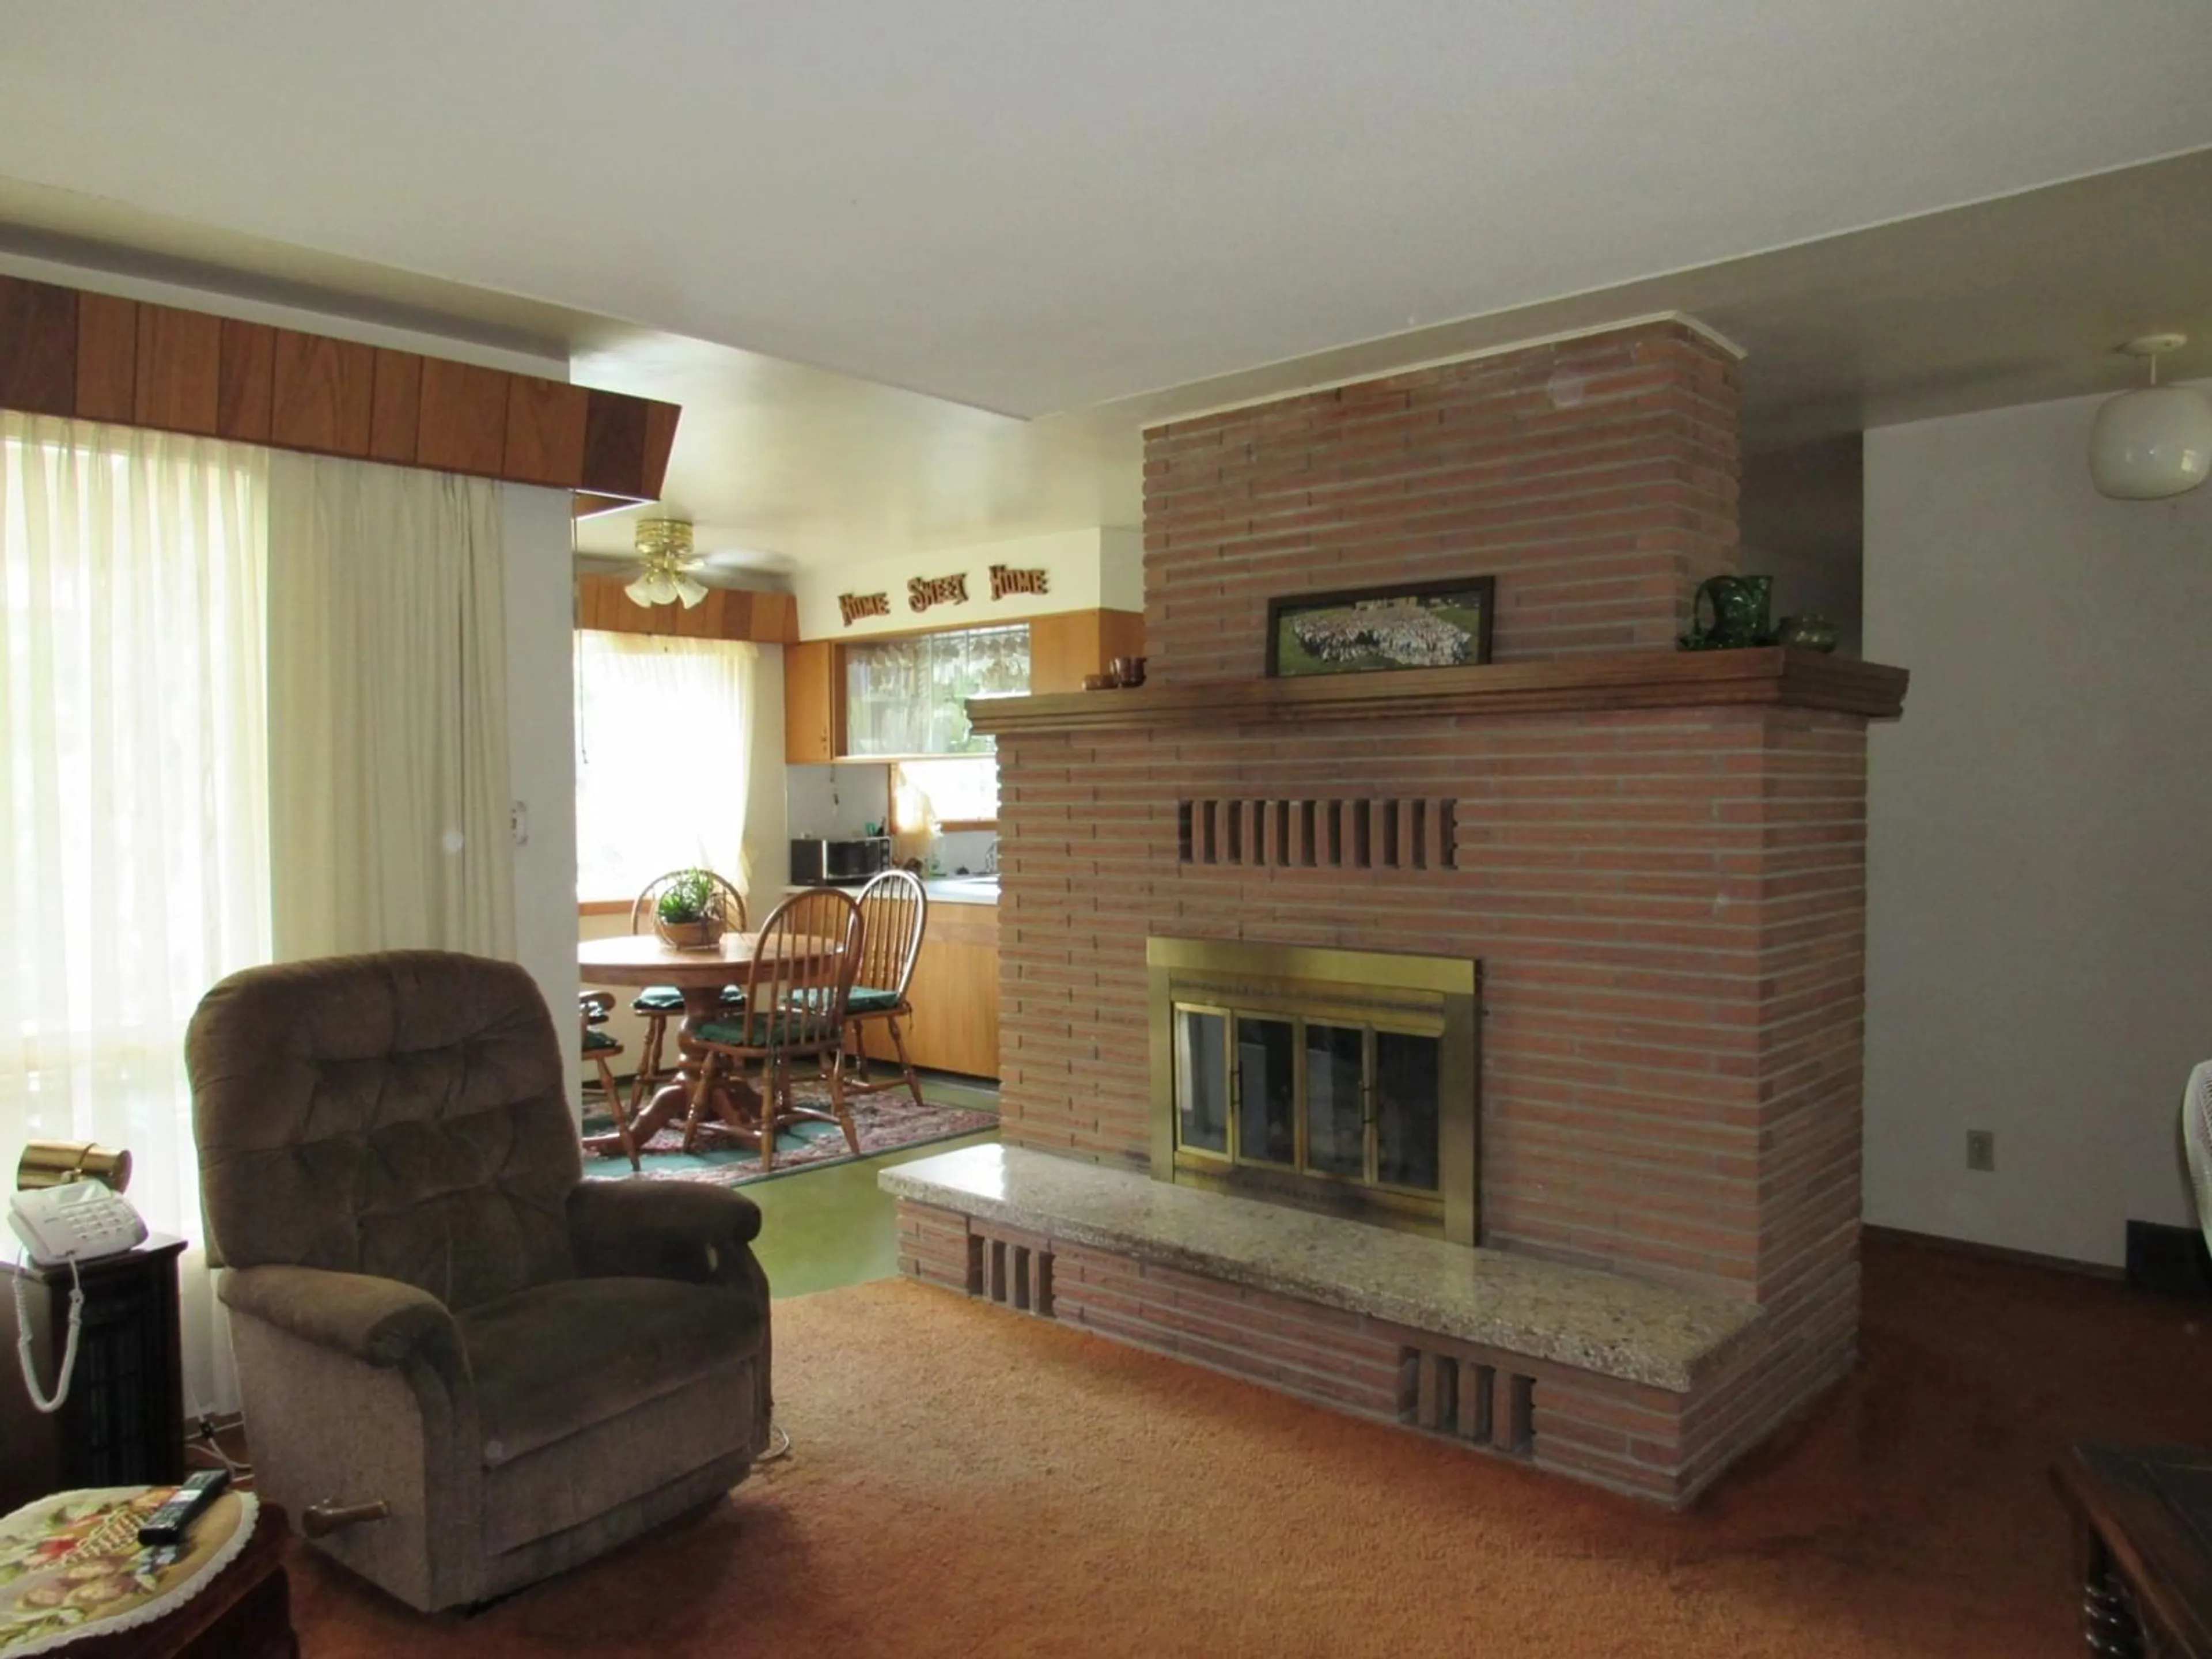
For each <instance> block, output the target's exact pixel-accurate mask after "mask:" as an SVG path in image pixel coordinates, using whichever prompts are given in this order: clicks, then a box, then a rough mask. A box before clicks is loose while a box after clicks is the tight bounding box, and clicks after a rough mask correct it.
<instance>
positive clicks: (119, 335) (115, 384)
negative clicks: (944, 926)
mask: <svg viewBox="0 0 2212 1659" xmlns="http://www.w3.org/2000/svg"><path fill="white" fill-rule="evenodd" d="M137 393H138V302H137V301H136V300H118V299H115V298H114V297H112V295H106V294H80V295H77V296H76V410H75V411H74V413H75V414H76V416H77V418H78V419H80V420H85V421H121V422H125V424H128V423H129V422H131V421H132V420H134V419H135V418H137V413H138V395H137Z"/></svg>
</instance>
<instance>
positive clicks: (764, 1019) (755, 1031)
mask: <svg viewBox="0 0 2212 1659" xmlns="http://www.w3.org/2000/svg"><path fill="white" fill-rule="evenodd" d="M819 994H826V993H819ZM786 1026H787V1022H786V1021H784V1020H781V1019H778V1018H773V1017H769V1016H764V1015H761V1014H755V1015H753V1016H752V1017H751V1018H749V1019H710V1020H707V1021H704V1022H702V1024H701V1025H700V1027H699V1038H700V1041H701V1042H722V1043H727V1044H728V1045H729V1046H731V1047H732V1048H767V1047H768V1046H769V1045H770V1044H771V1043H775V1042H791V1041H793V1040H794V1039H796V1038H797V1037H798V1036H799V1035H800V1033H799V1032H798V1031H795V1030H786V1029H785V1027H786ZM812 1035H814V1036H827V1035H828V1034H827V1033H825V1032H821V1031H818V1030H817V1031H816V1032H814V1033H813V1034H812Z"/></svg>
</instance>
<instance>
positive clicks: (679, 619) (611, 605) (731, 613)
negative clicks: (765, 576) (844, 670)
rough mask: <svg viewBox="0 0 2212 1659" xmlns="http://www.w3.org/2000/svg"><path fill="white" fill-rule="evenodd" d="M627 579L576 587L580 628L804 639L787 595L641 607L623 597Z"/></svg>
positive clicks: (737, 590)
mask: <svg viewBox="0 0 2212 1659" xmlns="http://www.w3.org/2000/svg"><path fill="white" fill-rule="evenodd" d="M628 585H629V577H627V576H586V577H583V578H581V579H580V580H578V582H577V583H576V626H577V627H579V628H584V629H594V630H596V631H598V632H600V633H605V634H650V635H674V636H676V637H678V638H679V639H690V640H750V641H754V642H756V643H757V644H761V645H793V644H796V643H797V642H798V640H799V601H798V600H797V599H793V597H792V596H791V595H790V594H788V593H769V592H759V591H757V590H755V589H751V588H743V587H717V588H713V589H710V590H708V594H707V597H706V598H705V599H702V600H701V601H700V602H699V603H698V604H697V605H694V606H692V607H690V609H689V610H687V609H685V608H684V606H682V605H650V606H648V605H637V604H635V603H633V602H632V600H631V599H630V597H629V595H628V594H627V593H625V592H623V588H624V587H625V586H628Z"/></svg>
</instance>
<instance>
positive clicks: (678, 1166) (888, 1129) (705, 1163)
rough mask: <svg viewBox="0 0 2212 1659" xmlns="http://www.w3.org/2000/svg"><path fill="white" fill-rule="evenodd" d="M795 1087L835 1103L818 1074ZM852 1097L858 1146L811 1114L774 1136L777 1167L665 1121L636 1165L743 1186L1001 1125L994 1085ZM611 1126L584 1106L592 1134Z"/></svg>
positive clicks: (588, 1166)
mask: <svg viewBox="0 0 2212 1659" xmlns="http://www.w3.org/2000/svg"><path fill="white" fill-rule="evenodd" d="M792 1094H793V1097H794V1098H795V1099H796V1100H797V1101H798V1103H799V1104H800V1105H802V1106H814V1107H818V1108H820V1109H823V1110H824V1111H827V1110H828V1109H829V1089H828V1088H827V1087H826V1086H824V1085H823V1084H822V1083H821V1082H819V1081H818V1080H816V1079H808V1080H807V1081H805V1082H803V1083H795V1084H793V1085H792ZM850 1098H851V1105H852V1109H853V1124H854V1127H855V1128H857V1129H858V1130H859V1131H860V1152H859V1153H858V1154H855V1153H854V1152H853V1151H852V1150H851V1149H850V1148H849V1147H848V1146H846V1144H845V1134H844V1131H842V1129H840V1128H838V1127H837V1126H836V1125H835V1124H834V1123H815V1122H807V1123H802V1124H800V1125H799V1126H797V1127H793V1128H791V1129H787V1130H785V1131H784V1132H783V1133H781V1134H779V1135H778V1136H777V1137H776V1142H775V1168H774V1169H773V1170H763V1168H761V1161H760V1155H759V1154H758V1153H757V1152H753V1151H752V1150H750V1148H747V1147H744V1146H738V1145H736V1144H734V1143H730V1142H720V1141H717V1140H716V1139H714V1137H713V1136H711V1135H706V1136H702V1138H701V1146H700V1150H699V1151H697V1152H685V1151H684V1129H683V1125H682V1124H681V1123H678V1124H677V1125H675V1126H674V1127H669V1128H665V1129H662V1130H661V1131H659V1133H656V1134H655V1135H654V1136H653V1139H651V1140H650V1141H648V1142H647V1144H646V1145H645V1146H641V1147H640V1148H639V1149H638V1151H639V1153H640V1155H641V1162H642V1164H644V1168H643V1169H642V1170H640V1171H639V1172H638V1173H640V1174H641V1175H643V1176H645V1177H646V1178H647V1180H651V1181H708V1182H715V1183H716V1184H718V1185H720V1186H725V1187H737V1186H742V1185H743V1184H744V1183H745V1182H749V1181H759V1180H762V1179H763V1178H765V1177H769V1176H781V1175H789V1174H791V1173H792V1172H793V1171H794V1170H811V1169H818V1168H820V1167H821V1166H822V1165H823V1164H839V1163H843V1162H845V1161H847V1160H848V1159H850V1158H854V1157H855V1156H858V1157H860V1158H873V1157H874V1156H876V1154H878V1152H896V1151H897V1150H898V1149H899V1148H901V1147H902V1146H923V1145H925V1144H927V1142H930V1141H933V1140H950V1139H953V1138H955V1137H956V1136H959V1135H970V1134H974V1133H976V1132H978V1131H979V1130H983V1129H994V1128H996V1127H998V1123H999V1118H998V1114H997V1113H996V1112H994V1111H991V1110H988V1109H986V1108H987V1106H988V1104H989V1103H992V1102H993V1100H994V1096H993V1095H992V1094H991V1093H990V1091H987V1090H984V1089H978V1088H971V1087H969V1086H966V1085H957V1084H949V1085H948V1084H940V1083H938V1082H935V1081H934V1080H932V1081H928V1082H925V1083H924V1084H923V1085H922V1098H923V1099H924V1100H925V1101H926V1102H927V1104H925V1105H921V1106H917V1105H915V1103H914V1097H913V1096H912V1095H910V1094H908V1092H907V1091H905V1090H903V1089H899V1090H892V1091H884V1093H882V1094H869V1095H855V1096H853V1097H850ZM613 1127H614V1121H613V1119H611V1117H609V1116H608V1115H606V1112H605V1109H604V1108H599V1109H596V1110H595V1109H592V1108H589V1107H587V1108H586V1110H585V1113H584V1133H586V1134H587V1135H589V1134H598V1133H607V1132H610V1131H611V1130H612V1128H613ZM630 1172H631V1171H630V1167H629V1160H628V1159H626V1158H623V1157H622V1156H620V1155H619V1154H617V1155H615V1156H613V1157H611V1158H610V1157H602V1158H590V1157H587V1158H585V1160H584V1173H585V1175H586V1176H590V1177H594V1178H597V1179H599V1180H617V1179H620V1178H622V1177H624V1176H629V1174H630Z"/></svg>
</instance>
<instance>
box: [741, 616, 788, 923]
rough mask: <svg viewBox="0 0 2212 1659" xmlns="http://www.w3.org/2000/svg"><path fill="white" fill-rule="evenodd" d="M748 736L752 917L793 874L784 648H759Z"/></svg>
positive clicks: (747, 825) (747, 846)
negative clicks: (787, 807)
mask: <svg viewBox="0 0 2212 1659" xmlns="http://www.w3.org/2000/svg"><path fill="white" fill-rule="evenodd" d="M751 726H752V730H751V732H750V733H749V734H748V736H747V738H746V740H745V756H746V764H747V765H748V766H749V767H750V768H751V775H750V778H749V779H748V780H747V781H746V785H745V837H744V847H745V870H746V875H747V879H748V886H747V890H746V893H745V902H746V904H747V906H748V907H749V908H750V910H751V912H752V914H754V915H767V914H768V907H769V904H771V903H773V902H775V899H776V898H777V897H779V896H781V894H782V892H783V884H784V878H785V877H787V876H788V875H789V874H790V873H791V842H790V832H789V830H788V829H787V828H786V827H785V817H784V765H783V647H781V646H780V645H763V647H760V665H759V667H758V668H757V670H756V671H755V672H754V675H753V707H752V720H751Z"/></svg>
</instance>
